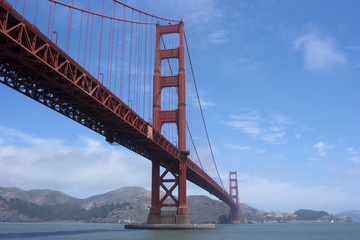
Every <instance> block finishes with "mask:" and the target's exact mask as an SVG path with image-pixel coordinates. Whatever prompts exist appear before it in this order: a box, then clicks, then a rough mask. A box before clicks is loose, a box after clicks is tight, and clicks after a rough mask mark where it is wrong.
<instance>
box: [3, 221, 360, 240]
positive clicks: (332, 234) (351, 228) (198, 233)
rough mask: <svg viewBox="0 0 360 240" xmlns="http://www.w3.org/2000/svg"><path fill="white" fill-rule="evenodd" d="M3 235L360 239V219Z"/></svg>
mask: <svg viewBox="0 0 360 240" xmlns="http://www.w3.org/2000/svg"><path fill="white" fill-rule="evenodd" d="M0 239H22V240H24V239H25V240H28V239H59V240H62V239H63V240H75V239H76V240H79V239H80V240H81V239H86V240H105V239H108V240H110V239H130V240H135V239H147V240H150V239H151V240H155V239H157V240H159V239H160V240H163V239H179V240H180V239H181V240H187V239H189V240H190V239H191V240H192V239H194V240H215V239H216V240H218V239H220V240H227V239H231V240H237V239H239V240H360V223H338V222H335V223H309V222H306V223H266V224H240V225H239V224H238V225H235V224H233V225H231V224H226V225H216V229H215V230H131V229H124V225H122V224H85V223H0Z"/></svg>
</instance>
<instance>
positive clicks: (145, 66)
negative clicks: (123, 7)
mask: <svg viewBox="0 0 360 240" xmlns="http://www.w3.org/2000/svg"><path fill="white" fill-rule="evenodd" d="M145 22H146V23H147V15H146V18H145ZM146 53H147V24H146V25H145V57H144V61H145V62H144V99H143V118H145V98H146V95H145V93H146V91H145V88H146V68H147V65H146V55H147V54H146Z"/></svg>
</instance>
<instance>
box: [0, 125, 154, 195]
mask: <svg viewBox="0 0 360 240" xmlns="http://www.w3.org/2000/svg"><path fill="white" fill-rule="evenodd" d="M0 137H1V138H2V139H4V140H5V141H3V142H2V143H1V144H0V169H1V170H2V173H1V175H0V183H1V185H2V186H4V187H6V186H16V187H20V188H23V189H33V188H51V189H56V190H60V191H63V192H65V193H67V194H70V195H72V196H75V197H89V196H91V195H93V194H99V193H104V192H106V191H110V190H114V189H117V188H120V187H125V186H142V187H145V188H147V189H149V188H150V186H151V162H150V161H149V160H147V159H144V158H142V157H140V156H138V155H137V154H135V153H132V152H130V151H129V150H126V149H125V148H124V147H122V146H111V145H109V144H107V143H106V142H105V141H101V140H96V139H89V138H87V137H78V138H77V139H76V141H77V144H78V145H77V146H71V145H68V144H66V143H63V142H61V141H58V140H53V139H40V138H36V137H32V136H30V135H28V134H25V133H22V132H20V131H17V130H14V129H7V128H1V129H0ZM20 142H23V144H19V143H20Z"/></svg>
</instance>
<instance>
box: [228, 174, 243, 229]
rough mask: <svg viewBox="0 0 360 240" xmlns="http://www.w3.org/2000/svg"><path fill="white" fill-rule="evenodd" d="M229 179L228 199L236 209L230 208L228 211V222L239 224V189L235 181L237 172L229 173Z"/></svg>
mask: <svg viewBox="0 0 360 240" xmlns="http://www.w3.org/2000/svg"><path fill="white" fill-rule="evenodd" d="M229 179H230V188H229V190H230V197H231V199H232V200H233V201H234V202H235V203H236V206H237V207H236V208H231V210H230V222H232V223H240V217H239V215H240V204H239V192H238V190H239V188H238V181H237V172H230V173H229Z"/></svg>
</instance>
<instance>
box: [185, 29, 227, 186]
mask: <svg viewBox="0 0 360 240" xmlns="http://www.w3.org/2000/svg"><path fill="white" fill-rule="evenodd" d="M184 39H185V44H186V51H187V54H188V58H189V63H190V68H191V73H192V77H193V80H194V86H195V90H196V95H197V99H198V103H199V107H200V113H201V118H202V121H203V124H204V128H205V133H206V138H207V141H208V143H209V147H210V152H211V156H212V159H213V162H214V165H215V168H216V172H217V174H218V177H219V179H220V183H221V185H222V187H223V189H225V187H224V184H223V182H222V180H221V178H220V174H219V170H218V168H217V165H216V162H215V156H214V153H213V150H212V147H211V144H210V138H209V134H208V131H207V128H206V123H205V118H204V113H203V111H202V107H201V102H200V97H199V92H198V90H197V86H196V81H195V75H194V69H193V67H192V63H191V58H190V52H189V47H188V44H187V40H186V35H185V33H184Z"/></svg>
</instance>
